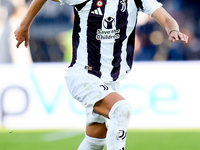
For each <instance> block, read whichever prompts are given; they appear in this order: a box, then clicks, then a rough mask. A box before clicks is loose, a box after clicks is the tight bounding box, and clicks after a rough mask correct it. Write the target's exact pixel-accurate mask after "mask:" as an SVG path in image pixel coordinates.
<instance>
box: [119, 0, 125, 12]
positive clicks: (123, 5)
mask: <svg viewBox="0 0 200 150" xmlns="http://www.w3.org/2000/svg"><path fill="white" fill-rule="evenodd" d="M120 3H121V5H122V8H121V11H122V12H125V11H126V0H121V1H120Z"/></svg>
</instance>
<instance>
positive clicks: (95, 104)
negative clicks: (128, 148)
mask: <svg viewBox="0 0 200 150" xmlns="http://www.w3.org/2000/svg"><path fill="white" fill-rule="evenodd" d="M54 1H58V0H54ZM45 2H46V0H33V2H32V4H31V5H30V7H29V10H28V12H27V14H26V16H25V18H24V19H23V21H22V22H21V24H20V26H19V27H18V28H17V30H16V31H15V36H16V40H17V41H18V42H17V45H16V46H17V47H19V45H20V44H21V43H22V42H23V41H25V46H28V41H29V28H30V25H31V22H32V21H33V19H34V17H35V16H36V14H37V13H38V11H39V10H40V9H41V7H42V6H43V5H44V4H45ZM60 2H61V4H64V3H67V4H69V5H73V6H74V14H75V18H74V28H73V37H72V38H73V59H72V62H71V64H70V66H69V69H68V70H67V73H66V75H65V79H66V84H67V87H68V89H69V91H70V93H71V94H72V96H73V97H74V98H75V99H76V100H78V101H79V102H80V103H82V105H83V106H84V107H85V109H86V112H87V120H86V134H85V138H84V140H83V141H82V143H81V144H80V146H79V148H78V150H102V149H103V148H104V147H105V145H107V149H108V150H124V149H125V141H126V132H127V128H128V124H129V120H130V118H131V112H132V110H131V106H130V104H129V103H128V101H127V100H125V98H124V97H122V96H121V95H120V94H119V93H118V89H119V82H120V80H122V79H124V78H125V76H126V73H128V72H129V71H130V69H131V66H132V63H133V53H134V38H135V26H136V22H137V13H138V11H143V12H144V13H147V14H149V15H151V16H152V17H153V18H154V19H155V20H156V21H157V22H158V23H159V24H160V25H161V26H162V27H164V29H165V30H166V32H167V34H168V35H169V41H171V42H175V41H182V42H185V43H187V41H188V36H187V35H185V34H183V33H181V32H180V31H179V26H178V24H177V22H176V21H175V20H174V19H173V18H172V17H171V16H170V15H169V14H168V13H167V12H166V11H165V9H164V8H163V7H162V4H161V3H159V2H157V0H60Z"/></svg>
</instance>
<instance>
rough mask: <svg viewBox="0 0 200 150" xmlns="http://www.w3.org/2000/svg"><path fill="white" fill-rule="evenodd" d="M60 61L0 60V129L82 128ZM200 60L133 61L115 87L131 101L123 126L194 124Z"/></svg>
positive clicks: (199, 106)
mask: <svg viewBox="0 0 200 150" xmlns="http://www.w3.org/2000/svg"><path fill="white" fill-rule="evenodd" d="M67 67H68V64H66V63H34V64H32V65H30V66H17V65H12V64H1V65H0V70H1V71H0V129H1V128H6V129H65V128H74V129H84V128H85V112H84V108H83V107H82V106H81V104H79V103H78V102H77V101H76V100H74V99H73V98H72V97H71V95H70V94H69V92H68V90H67V88H66V85H65V80H64V74H65V72H66V70H67ZM199 90H200V62H199V61H191V62H135V63H134V65H133V68H132V71H131V72H130V73H129V74H128V75H127V79H125V80H123V81H122V82H121V88H120V93H121V94H122V95H123V96H124V97H125V98H126V99H127V100H128V101H129V102H130V103H131V105H132V107H133V112H132V119H131V122H130V125H129V128H147V129H148V128H150V129H152V128H199V127H200V119H199V116H200V93H199Z"/></svg>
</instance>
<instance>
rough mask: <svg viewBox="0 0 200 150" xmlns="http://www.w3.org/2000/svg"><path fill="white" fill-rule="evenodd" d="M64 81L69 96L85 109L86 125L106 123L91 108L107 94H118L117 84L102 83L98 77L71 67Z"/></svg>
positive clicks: (103, 118) (102, 117)
mask: <svg viewBox="0 0 200 150" xmlns="http://www.w3.org/2000/svg"><path fill="white" fill-rule="evenodd" d="M65 80H66V84H67V87H68V90H69V92H70V94H71V95H72V96H73V97H74V98H75V99H76V100H78V101H79V102H80V103H81V104H82V105H83V106H84V107H85V110H86V114H87V120H86V125H90V124H92V123H94V122H97V123H104V122H106V120H107V118H106V117H104V116H102V115H99V114H96V113H93V107H94V104H95V103H96V102H98V101H99V100H101V99H103V98H105V97H106V96H107V95H108V94H110V93H112V92H118V91H119V82H113V83H104V82H103V81H102V80H101V79H99V78H98V77H96V76H94V75H92V74H89V73H87V70H84V69H82V70H78V69H76V68H73V67H71V68H69V69H68V70H67V72H66V74H65Z"/></svg>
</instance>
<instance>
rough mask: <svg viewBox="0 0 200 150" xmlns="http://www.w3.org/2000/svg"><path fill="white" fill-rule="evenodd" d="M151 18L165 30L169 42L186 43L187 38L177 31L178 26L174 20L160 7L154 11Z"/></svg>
mask: <svg viewBox="0 0 200 150" xmlns="http://www.w3.org/2000/svg"><path fill="white" fill-rule="evenodd" d="M152 17H153V18H154V19H155V20H156V21H157V22H158V23H159V24H160V25H161V26H162V27H163V28H165V30H166V32H167V34H168V35H169V41H171V42H175V41H179V40H180V41H183V42H185V43H187V42H188V36H187V35H186V34H184V33H182V32H180V31H179V25H178V23H177V22H176V20H174V19H173V17H172V16H171V15H170V14H169V13H168V12H167V11H166V10H165V9H164V8H163V7H160V8H158V9H156V10H155V11H154V12H153V14H152Z"/></svg>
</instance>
